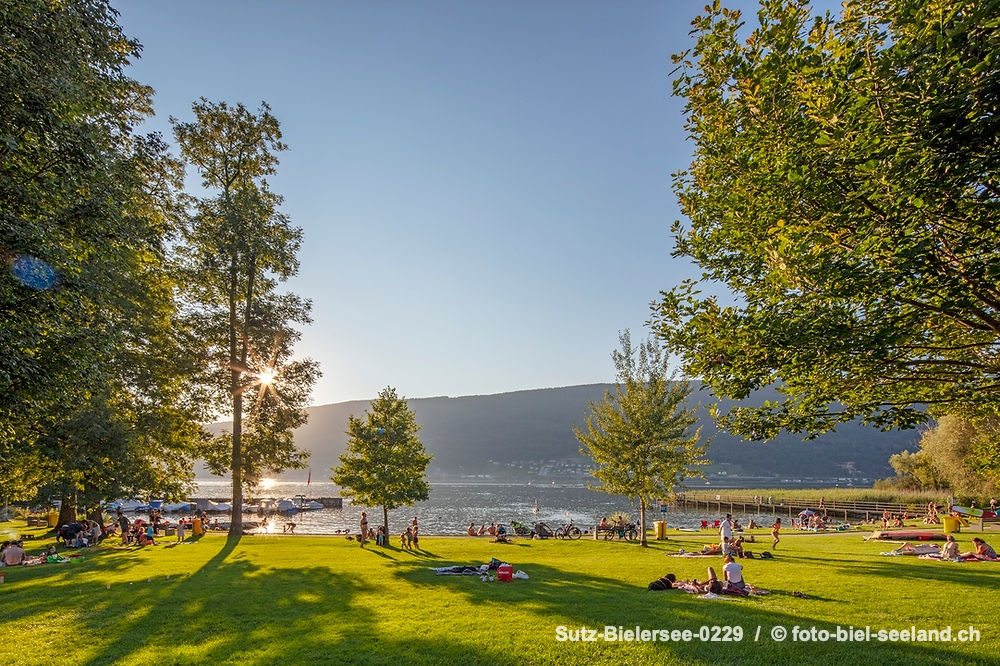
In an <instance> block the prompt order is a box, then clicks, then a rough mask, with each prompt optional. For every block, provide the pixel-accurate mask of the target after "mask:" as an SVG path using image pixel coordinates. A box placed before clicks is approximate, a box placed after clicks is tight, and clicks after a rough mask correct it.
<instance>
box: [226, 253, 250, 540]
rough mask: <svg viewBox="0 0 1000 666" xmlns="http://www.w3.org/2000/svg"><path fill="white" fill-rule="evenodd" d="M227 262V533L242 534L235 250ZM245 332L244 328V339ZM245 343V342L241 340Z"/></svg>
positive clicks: (239, 371) (241, 463)
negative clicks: (230, 434)
mask: <svg viewBox="0 0 1000 666" xmlns="http://www.w3.org/2000/svg"><path fill="white" fill-rule="evenodd" d="M229 261H230V264H229V280H230V282H229V366H230V371H231V374H230V384H231V386H232V393H233V459H232V468H233V505H232V507H231V508H230V516H231V517H230V520H229V536H242V534H243V449H242V439H243V437H242V435H243V387H242V386H241V384H242V382H241V381H240V378H241V376H242V375H243V373H244V372H245V371H246V365H245V364H244V365H243V366H242V368H241V367H240V366H238V365H237V362H238V361H239V357H238V356H237V354H236V350H237V345H238V342H237V332H238V330H239V327H238V326H237V323H238V322H237V318H236V289H237V287H238V285H237V283H236V278H237V276H238V275H239V273H238V271H237V266H236V256H235V254H234V255H233V256H232V257H230V260H229ZM245 340H246V332H245V331H244V341H245ZM244 346H245V342H244Z"/></svg>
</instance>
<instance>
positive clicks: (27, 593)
mask: <svg viewBox="0 0 1000 666" xmlns="http://www.w3.org/2000/svg"><path fill="white" fill-rule="evenodd" d="M6 525H8V526H13V529H15V530H16V529H19V525H18V523H7V524H6ZM22 525H23V523H22ZM0 529H3V528H0ZM8 529H10V528H8ZM22 531H23V532H24V533H29V534H30V533H31V532H32V531H34V532H37V533H41V531H42V530H22ZM758 534H759V535H760V536H759V537H758V538H759V539H761V540H762V541H763V540H764V539H765V537H764V536H763V535H764V533H763V531H761V532H758ZM713 537H714V535H712V534H709V533H706V534H692V533H684V532H676V533H674V532H671V533H670V535H669V540H667V541H661V542H656V541H653V542H651V546H652V547H650V548H648V549H641V548H639V547H637V546H636V545H635V544H629V543H605V542H595V541H592V540H589V539H587V538H584V539H582V540H580V541H574V542H561V541H555V540H546V541H524V540H520V541H518V542H515V543H514V544H511V545H503V544H493V543H490V542H488V541H487V540H486V539H475V538H449V537H438V538H434V537H424V538H423V539H422V540H421V546H422V547H423V550H421V551H418V552H406V551H400V550H398V549H396V548H376V547H369V548H367V549H365V550H362V549H360V548H359V547H358V546H357V545H356V544H355V543H354V542H349V541H347V540H345V539H343V538H336V537H306V536H294V537H285V536H274V537H270V536H268V537H259V536H258V537H244V538H243V539H240V540H227V539H226V537H225V536H222V535H214V534H213V535H208V536H206V537H203V538H202V539H201V540H200V541H197V542H192V543H187V544H183V545H178V546H167V545H160V546H157V547H147V548H145V549H142V550H136V551H116V550H104V551H96V550H89V551H88V550H84V551H83V554H84V557H83V558H82V560H80V561H79V562H74V563H72V564H46V565H40V566H36V567H16V568H5V569H0V572H3V573H5V575H6V582H5V583H4V584H3V585H0V641H2V643H0V644H2V645H3V648H2V650H0V654H3V655H4V657H3V661H4V662H5V663H10V664H60V665H63V664H86V665H93V664H157V665H159V664H241V665H246V666H251V665H257V664H283V665H285V664H340V663H358V664H391V665H393V666H398V665H400V664H411V663H425V664H526V663H531V664H604V663H609V664H611V663H613V664H651V663H663V664H713V665H715V664H768V665H774V664H814V663H818V664H851V665H852V666H857V665H859V664H864V666H869V665H872V664H907V665H912V664H955V665H958V664H978V663H982V664H986V663H997V657H996V655H997V653H998V649H1000V641H998V639H997V629H998V622H997V612H996V600H997V588H998V585H1000V563H975V564H952V563H940V562H934V561H926V560H919V559H916V558H909V557H907V558H902V557H882V556H880V555H879V552H880V551H884V550H889V548H890V547H891V546H890V545H888V544H885V543H876V542H869V543H864V542H863V541H862V537H863V534H861V533H849V534H839V535H788V536H785V537H783V539H782V542H781V544H780V545H779V548H778V550H777V551H775V556H776V557H775V559H774V560H770V561H768V560H763V561H762V560H759V559H754V560H747V561H744V564H745V576H746V578H747V580H748V581H750V582H751V583H753V584H755V585H759V586H762V587H765V588H768V589H770V590H771V591H772V593H771V594H770V595H768V596H762V597H751V598H746V599H733V600H705V599H700V598H697V597H695V596H691V595H687V594H684V593H682V592H678V591H670V592H657V593H654V592H647V591H646V585H647V583H649V582H650V581H652V580H654V579H656V578H659V577H660V576H662V575H664V574H666V573H668V572H673V573H675V574H676V575H677V576H678V578H688V577H697V578H699V579H704V578H705V571H706V567H707V566H708V565H715V566H716V567H717V568H718V567H719V566H720V565H721V561H720V560H719V559H717V558H711V559H708V558H691V559H686V558H676V557H669V556H667V554H668V553H672V552H675V551H676V550H678V549H679V548H681V547H683V548H686V549H687V550H689V551H690V550H697V549H700V547H701V544H702V543H705V542H709V541H712V540H713ZM960 537H961V538H960V544H961V546H962V548H963V550H965V549H968V548H969V544H970V541H971V535H967V534H965V533H963V534H961V535H960ZM988 541H989V539H988ZM48 543H51V540H36V541H34V542H27V544H28V549H27V550H28V551H29V553H34V552H38V551H40V550H41V548H42V546H43V545H47V544H48ZM167 543H169V542H168V541H167V540H164V544H167ZM765 545H766V546H769V545H770V539H766V544H765V543H758V544H754V545H751V547H752V548H753V547H754V546H756V548H755V550H757V551H760V550H763V549H764V548H763V547H764V546H765ZM995 545H1000V544H995ZM491 557H497V558H499V559H503V560H506V561H509V562H511V563H512V564H514V566H515V568H516V569H522V570H524V571H525V572H527V573H528V575H529V576H530V579H529V580H515V581H514V582H512V583H500V582H493V583H484V582H482V581H480V579H479V578H478V577H475V576H435V575H434V573H433V572H432V571H430V570H429V567H433V566H445V565H451V564H466V563H470V564H481V563H483V562H486V561H488V560H489V559H490V558H491ZM793 591H801V592H804V593H806V594H808V595H809V597H810V598H808V599H801V598H797V597H795V596H793V595H792V592H793ZM606 625H612V626H618V625H621V626H623V627H626V628H630V627H635V626H636V625H638V626H640V627H642V628H644V629H680V630H684V629H688V630H691V631H692V632H694V633H697V632H698V631H699V630H700V627H702V626H706V627H712V626H720V627H736V626H739V627H741V629H742V632H743V640H742V641H739V642H711V641H709V642H701V641H699V640H693V641H691V642H655V643H654V642H647V643H643V642H604V641H598V642H559V641H557V640H556V630H557V627H559V626H565V627H567V628H569V629H578V628H580V627H588V628H591V629H597V630H599V631H602V630H603V628H604V627H605V626H606ZM838 625H839V626H841V627H844V628H846V627H847V626H849V625H853V626H854V627H866V626H870V627H871V628H872V631H873V632H874V631H877V630H879V629H886V630H891V629H900V630H901V629H909V628H910V627H911V626H916V627H917V628H918V629H942V628H944V627H946V626H949V625H950V626H951V627H952V629H953V632H954V633H956V634H957V632H958V630H959V629H965V628H968V627H969V626H970V625H971V626H974V627H975V628H976V629H978V630H979V631H980V632H981V641H979V642H973V643H959V642H951V643H931V642H924V643H918V642H905V643H904V642H896V643H892V642H885V643H881V642H877V641H873V642H870V643H837V642H835V641H832V640H831V641H829V642H826V643H818V642H802V641H793V640H792V637H791V636H790V635H789V636H788V638H787V639H786V640H785V641H783V642H777V641H775V640H774V639H773V638H772V635H771V632H772V629H773V628H774V627H777V626H782V627H785V628H786V629H787V630H788V631H789V632H791V630H792V627H793V626H798V627H801V628H806V629H808V628H810V627H813V626H815V627H816V628H817V630H823V629H825V630H828V631H831V632H833V631H835V630H836V627H837V626H838ZM758 627H760V629H761V631H760V635H759V639H757V640H755V637H756V636H757V630H758Z"/></svg>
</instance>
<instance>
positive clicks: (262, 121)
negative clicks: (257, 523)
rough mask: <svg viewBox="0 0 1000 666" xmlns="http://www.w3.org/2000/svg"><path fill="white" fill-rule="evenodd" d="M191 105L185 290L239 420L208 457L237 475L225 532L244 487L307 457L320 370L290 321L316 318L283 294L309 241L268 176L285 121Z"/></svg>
mask: <svg viewBox="0 0 1000 666" xmlns="http://www.w3.org/2000/svg"><path fill="white" fill-rule="evenodd" d="M192 109H193V111H194V114H195V120H194V121H193V122H181V121H179V120H177V119H175V118H171V123H172V124H173V126H174V136H175V138H176V140H177V143H178V144H179V145H180V148H181V154H182V155H183V157H184V159H185V160H186V161H187V162H188V163H189V164H191V165H193V166H194V167H195V168H196V169H197V171H198V173H199V174H200V175H201V178H202V184H203V186H204V187H205V188H206V189H207V190H208V191H209V195H208V196H206V197H204V198H202V199H200V200H199V201H198V202H197V206H196V208H195V210H194V213H193V214H192V215H191V217H190V221H189V224H188V225H187V226H186V228H185V230H184V241H185V242H184V244H183V245H182V246H181V247H180V248H179V250H178V252H179V255H180V258H181V265H182V275H183V278H182V279H183V282H184V284H185V287H186V290H185V292H184V294H183V295H182V299H183V301H184V308H185V310H184V311H185V313H186V324H187V332H188V334H189V341H190V347H189V349H190V353H191V354H192V355H195V356H196V357H197V358H198V359H199V361H200V362H201V363H202V370H201V372H200V373H199V374H198V375H197V376H196V381H197V383H199V385H200V386H201V387H202V390H203V398H204V404H205V405H207V406H208V407H209V408H210V409H211V410H213V411H214V412H215V413H216V414H226V415H231V417H232V419H233V426H232V431H231V432H229V433H226V434H224V435H222V436H221V437H219V438H217V439H216V440H215V443H214V446H210V447H208V449H207V450H206V452H205V455H206V460H207V462H208V464H209V467H210V468H211V469H212V471H213V472H215V473H224V472H225V471H227V470H228V471H230V472H231V473H232V480H233V509H232V510H233V520H232V523H231V528H230V534H240V533H241V530H242V525H241V522H240V519H239V516H240V507H241V506H242V504H243V487H244V485H245V484H253V483H255V482H256V481H257V480H259V478H260V477H261V476H262V475H263V474H265V473H267V472H280V471H281V470H283V469H286V468H289V467H291V468H300V467H304V465H305V462H304V461H305V457H306V455H307V454H306V453H305V452H303V451H299V450H298V449H296V448H295V443H294V440H293V438H292V431H293V430H294V429H295V428H297V427H298V426H300V425H302V424H304V423H305V421H306V418H307V415H306V410H305V408H306V407H307V406H308V401H309V394H310V390H311V388H312V385H313V383H314V382H315V380H316V378H317V377H318V376H319V368H318V365H317V364H316V363H315V362H314V361H312V360H310V359H305V360H293V359H292V353H293V347H294V343H295V342H296V341H297V340H298V339H299V338H300V335H301V334H300V333H299V332H298V330H297V329H295V328H294V325H296V324H308V323H310V321H311V320H310V318H309V310H310V307H311V305H310V303H309V301H307V300H304V299H302V298H299V297H298V296H296V295H294V294H279V293H277V291H276V288H277V285H278V284H279V283H280V282H283V281H285V280H287V279H288V278H290V277H292V276H293V275H295V274H296V273H297V272H298V267H299V262H298V257H297V252H298V250H299V246H300V245H301V243H302V229H301V228H299V227H294V226H292V224H291V222H290V221H289V219H288V217H287V216H286V215H284V214H282V213H281V212H280V210H279V206H280V204H281V201H282V200H281V197H280V196H278V195H276V194H274V193H273V192H271V191H270V190H269V189H268V184H267V181H266V177H267V176H269V175H271V174H273V173H275V168H276V166H277V164H278V158H277V153H278V152H280V151H282V150H285V148H286V146H285V145H284V144H283V143H282V142H281V129H280V126H279V123H278V120H277V119H276V118H275V117H274V116H273V115H272V114H271V110H270V108H269V107H268V106H267V104H261V107H260V109H259V110H258V111H257V112H256V113H254V112H252V111H250V110H248V109H247V108H246V107H245V106H243V105H242V104H237V105H235V106H230V105H228V104H226V103H225V102H222V103H213V102H210V101H208V100H206V99H202V100H201V101H199V102H196V103H195V104H193V105H192ZM247 398H249V399H247Z"/></svg>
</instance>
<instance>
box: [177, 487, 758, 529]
mask: <svg viewBox="0 0 1000 666" xmlns="http://www.w3.org/2000/svg"><path fill="white" fill-rule="evenodd" d="M228 494H229V484H228V483H227V482H225V481H202V482H200V483H199V488H198V492H197V493H196V497H211V498H216V499H224V498H225V497H226V496H227V495H228ZM298 495H305V497H306V500H307V501H308V500H309V499H316V498H320V497H339V496H340V493H339V490H338V489H337V487H336V486H334V485H333V484H331V483H313V484H311V485H309V486H307V485H306V484H305V483H301V482H285V481H279V482H277V483H276V484H275V486H274V487H273V488H271V489H269V490H267V491H262V492H261V493H260V494H259V495H258V497H261V498H263V497H270V498H295V497H296V496H298ZM248 501H249V500H248ZM536 507H537V509H538V511H537V514H536V513H535V512H534V510H535V508H536ZM362 509H364V510H366V511H367V512H368V520H369V523H370V526H371V527H372V528H373V529H374V528H375V527H376V526H378V525H381V524H382V509H381V507H362V506H354V505H351V504H350V503H349V502H348V501H347V500H344V508H343V509H320V510H317V511H303V512H300V513H297V514H295V515H294V516H293V517H291V518H289V517H287V516H283V515H282V516H272V517H269V519H268V523H267V532H268V533H275V532H278V533H280V532H282V530H283V529H285V527H286V523H287V522H289V520H291V521H292V522H294V523H295V533H296V534H337V533H341V532H343V531H345V530H349V531H350V532H352V533H355V532H357V531H358V525H359V520H360V516H361V511H362ZM619 513H624V514H625V515H626V516H628V517H629V518H630V519H631V520H635V521H637V520H638V513H639V512H638V510H637V509H635V508H634V507H632V505H631V504H630V503H629V501H628V500H627V499H625V498H623V497H620V496H615V495H607V494H605V493H600V492H596V491H593V490H589V489H587V488H584V487H580V486H553V485H550V486H545V485H532V486H527V485H509V484H495V485H486V484H480V483H435V484H431V492H430V498H429V499H428V500H427V501H426V502H418V503H417V504H416V506H413V507H403V508H401V509H395V510H393V511H390V512H389V529H390V538H395V537H398V535H399V533H400V532H401V531H402V530H403V529H404V528H405V527H406V525H409V524H410V521H412V520H413V518H414V516H416V517H417V519H418V521H419V524H420V530H421V533H423V534H465V533H466V530H467V529H468V527H469V523H470V522H471V523H475V525H476V527H477V528H478V527H479V526H480V525H482V524H484V523H485V524H486V525H489V524H490V522H494V523H505V524H508V525H509V524H510V522H511V521H513V520H517V521H520V522H524V523H528V524H530V523H532V522H534V521H535V520H540V521H542V522H545V523H546V524H548V525H549V527H551V528H552V529H555V528H557V527H559V526H560V525H563V524H565V523H567V522H569V521H570V519H572V521H573V523H574V524H576V525H578V526H579V527H580V528H581V529H586V528H589V527H592V526H593V525H595V524H597V523H598V522H599V521H600V519H601V517H602V516H609V517H610V516H615V515H618V514H619ZM718 517H719V516H717V515H716V514H714V513H711V514H709V513H705V512H694V511H685V510H683V509H675V508H673V507H669V508H668V511H667V512H666V513H661V512H660V511H659V510H658V509H657V508H656V507H653V508H652V509H651V510H649V511H648V513H647V520H648V521H649V523H650V525H651V524H652V521H654V520H662V519H666V520H667V522H668V523H669V524H670V525H671V526H674V527H689V528H693V527H697V526H699V525H700V523H701V520H703V519H715V518H718ZM739 517H740V519H741V520H744V517H743V516H739ZM243 518H244V520H245V521H248V522H250V521H256V520H260V517H258V516H256V515H254V514H243Z"/></svg>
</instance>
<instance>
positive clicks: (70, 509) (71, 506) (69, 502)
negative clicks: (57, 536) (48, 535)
mask: <svg viewBox="0 0 1000 666" xmlns="http://www.w3.org/2000/svg"><path fill="white" fill-rule="evenodd" d="M73 522H76V491H75V490H73V489H72V488H71V487H70V486H68V485H67V486H65V487H64V488H63V493H62V504H61V505H60V506H59V525H57V527H62V526H63V525H65V524H66V523H73Z"/></svg>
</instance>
